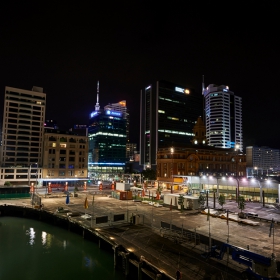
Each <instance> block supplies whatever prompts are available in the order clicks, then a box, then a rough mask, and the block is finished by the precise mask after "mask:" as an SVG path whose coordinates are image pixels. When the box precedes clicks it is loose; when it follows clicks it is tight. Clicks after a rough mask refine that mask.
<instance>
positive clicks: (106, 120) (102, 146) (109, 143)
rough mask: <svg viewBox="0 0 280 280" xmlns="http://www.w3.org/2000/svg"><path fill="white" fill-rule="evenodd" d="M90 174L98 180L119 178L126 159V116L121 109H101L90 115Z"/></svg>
mask: <svg viewBox="0 0 280 280" xmlns="http://www.w3.org/2000/svg"><path fill="white" fill-rule="evenodd" d="M88 138H89V157H88V161H89V164H88V168H89V176H90V178H92V179H96V180H113V179H116V180H117V179H119V177H120V176H121V174H122V173H124V168H125V161H126V118H125V116H124V114H123V113H122V112H120V111H112V110H106V109H105V110H104V111H102V110H99V111H94V112H93V113H92V114H91V115H90V121H89V127H88Z"/></svg>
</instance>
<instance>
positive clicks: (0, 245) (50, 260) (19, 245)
mask: <svg viewBox="0 0 280 280" xmlns="http://www.w3.org/2000/svg"><path fill="white" fill-rule="evenodd" d="M113 261H114V260H113V254H112V253H110V252H107V251H103V250H101V249H99V248H98V245H97V244H95V243H94V242H90V241H87V240H84V239H83V238H82V237H81V236H79V235H76V234H74V233H71V232H68V231H66V230H64V229H61V228H58V227H55V226H52V225H49V224H45V223H42V222H39V221H34V220H29V219H22V218H13V217H0V279H1V280H6V279H7V280H10V279H11V280H13V279H23V280H25V279H28V280H29V279H30V280H33V279H34V280H35V279H36V280H38V279H39V280H45V279H48V280H50V279H60V280H63V279H67V280H72V279H78V280H83V279H96V280H99V279H124V276H123V274H122V273H121V272H120V271H115V270H114V263H113Z"/></svg>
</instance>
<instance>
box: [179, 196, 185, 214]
mask: <svg viewBox="0 0 280 280" xmlns="http://www.w3.org/2000/svg"><path fill="white" fill-rule="evenodd" d="M178 205H180V206H181V207H180V208H181V211H182V210H183V209H184V196H183V195H182V194H179V197H178Z"/></svg>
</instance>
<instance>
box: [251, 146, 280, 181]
mask: <svg viewBox="0 0 280 280" xmlns="http://www.w3.org/2000/svg"><path fill="white" fill-rule="evenodd" d="M246 163H247V176H248V177H259V176H263V175H266V176H269V175H272V174H273V173H275V172H279V171H280V150H279V149H271V148H269V147H266V146H262V147H257V146H248V147H246Z"/></svg>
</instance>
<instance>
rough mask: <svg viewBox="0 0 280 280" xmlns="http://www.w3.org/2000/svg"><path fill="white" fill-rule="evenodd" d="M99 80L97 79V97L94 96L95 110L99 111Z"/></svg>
mask: <svg viewBox="0 0 280 280" xmlns="http://www.w3.org/2000/svg"><path fill="white" fill-rule="evenodd" d="M99 110H100V106H99V81H97V98H96V104H95V111H99Z"/></svg>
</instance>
